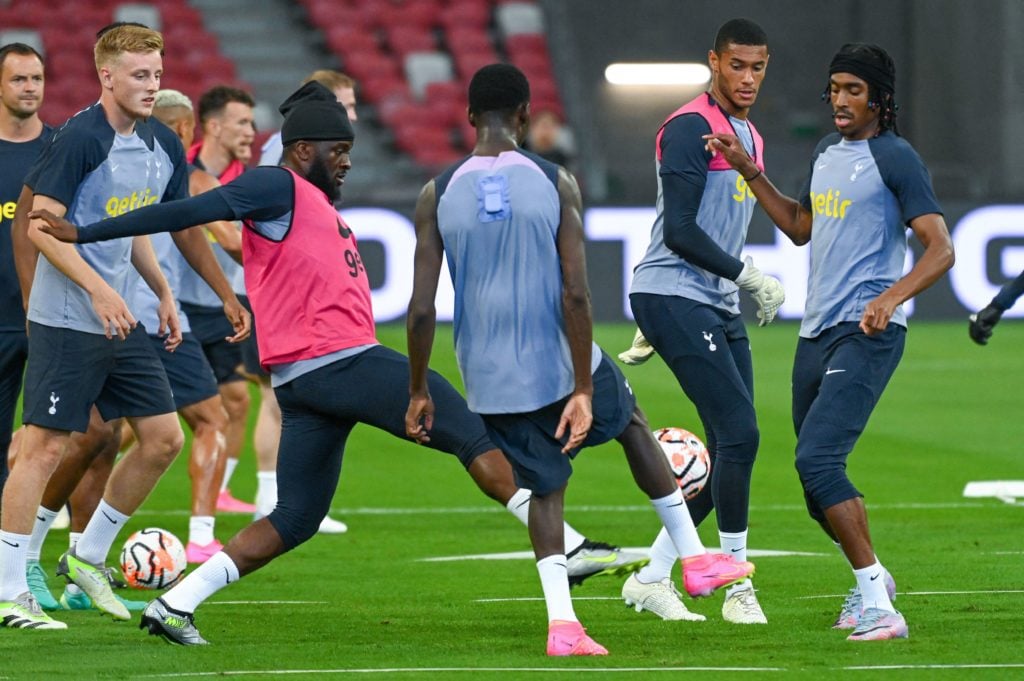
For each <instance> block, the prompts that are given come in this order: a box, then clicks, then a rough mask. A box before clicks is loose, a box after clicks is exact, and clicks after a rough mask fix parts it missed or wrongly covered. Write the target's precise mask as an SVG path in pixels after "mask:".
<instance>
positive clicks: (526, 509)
mask: <svg viewBox="0 0 1024 681" xmlns="http://www.w3.org/2000/svg"><path fill="white" fill-rule="evenodd" d="M530 496H531V495H530V490H528V489H517V490H516V493H515V494H513V495H512V498H511V499H509V500H508V503H507V504H505V508H507V509H508V512H509V513H511V514H512V515H514V516H515V517H516V518H518V519H519V522H521V523H522V524H523V525H526V526H527V527H529V525H530ZM562 529H563V531H564V533H565V553H566V555H569V554H570V553H572V552H573V551H575V550H576V549H578V548H579V547H580V546H582V545H583V542H585V541H586V540H587V538H586V537H584V536H583V535H582V534H580V533H579V532H577V531H576V528H575V527H573V526H572V525H570V524H569V523H562Z"/></svg>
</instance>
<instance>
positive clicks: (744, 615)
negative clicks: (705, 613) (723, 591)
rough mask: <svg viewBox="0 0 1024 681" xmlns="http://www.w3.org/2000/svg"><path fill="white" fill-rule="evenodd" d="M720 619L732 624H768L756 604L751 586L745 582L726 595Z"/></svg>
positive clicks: (755, 597) (755, 596) (759, 606)
mask: <svg viewBox="0 0 1024 681" xmlns="http://www.w3.org/2000/svg"><path fill="white" fill-rule="evenodd" d="M722 619H724V620H725V621H726V622H732V623H733V624H768V618H767V617H765V616H764V611H763V610H761V604H760V603H758V602H757V595H756V594H755V593H754V585H753V584H750V583H749V582H747V584H746V585H745V586H743V587H742V588H737V589H734V590H733V592H732V593H730V594H727V595H726V597H725V602H724V603H722Z"/></svg>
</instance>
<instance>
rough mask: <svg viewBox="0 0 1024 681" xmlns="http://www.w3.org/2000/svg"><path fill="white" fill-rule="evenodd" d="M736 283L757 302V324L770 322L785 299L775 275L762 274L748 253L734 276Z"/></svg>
mask: <svg viewBox="0 0 1024 681" xmlns="http://www.w3.org/2000/svg"><path fill="white" fill-rule="evenodd" d="M736 285H737V286H739V287H740V288H741V289H743V290H744V291H746V292H747V293H749V294H750V296H751V297H752V298H753V299H754V302H755V303H757V319H758V322H757V325H758V326H767V325H769V324H771V323H772V321H773V320H774V319H775V315H776V314H777V313H778V311H779V308H780V307H782V303H784V302H785V301H786V291H785V289H783V288H782V283H781V282H780V281H779V280H778V279H776V278H775V277H772V276H769V275H767V274H762V273H761V270H759V269H757V268H756V267H754V260H753V259H752V258H751V257H750V256H749V255H748V256H747V257H746V258H745V259H744V260H743V270H742V271H741V272H740V276H738V277H736Z"/></svg>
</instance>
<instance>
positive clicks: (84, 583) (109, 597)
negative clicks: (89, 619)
mask: <svg viewBox="0 0 1024 681" xmlns="http://www.w3.org/2000/svg"><path fill="white" fill-rule="evenodd" d="M57 574H58V575H63V576H64V578H65V579H67V580H68V581H69V582H74V583H75V584H77V585H78V587H79V588H80V589H81V590H82V591H84V592H85V593H87V594H88V595H89V598H91V599H92V602H93V603H94V604H95V605H96V608H97V609H99V610H100V611H101V612H105V613H107V614H108V615H110V616H111V617H114V618H115V619H119V620H127V619H131V615H130V614H129V613H128V608H126V607H125V605H124V603H122V602H121V601H119V600H118V599H117V596H115V595H114V592H113V591H111V590H110V580H109V579H108V578H107V573H106V568H104V567H103V566H102V565H93V564H92V563H87V562H85V561H84V560H81V559H80V558H78V557H77V556H76V555H75V550H74V549H71V550H70V551H68V552H67V553H65V554H64V555H63V556H61V557H60V562H59V563H58V564H57Z"/></svg>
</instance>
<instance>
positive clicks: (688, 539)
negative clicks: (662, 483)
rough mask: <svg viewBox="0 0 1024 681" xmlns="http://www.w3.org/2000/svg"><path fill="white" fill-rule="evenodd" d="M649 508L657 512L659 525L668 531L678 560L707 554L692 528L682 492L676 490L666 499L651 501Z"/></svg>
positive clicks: (691, 520)
mask: <svg viewBox="0 0 1024 681" xmlns="http://www.w3.org/2000/svg"><path fill="white" fill-rule="evenodd" d="M651 506H653V507H654V510H655V511H657V512H658V517H659V518H661V524H662V525H664V526H665V529H666V530H668V536H669V537H671V538H672V544H673V545H674V546H675V547H676V551H677V552H678V554H679V557H680V558H689V557H690V556H701V555H704V554H705V553H707V550H706V549H705V548H704V544H703V543H701V541H700V537H699V536H698V535H697V528H696V527H694V526H693V518H691V517H690V511H689V509H687V508H686V502H685V501H683V492H682V490H680V489H679V488H676V489H675V490H673V491H672V493H671V494H669V495H668V496H667V497H662V498H660V499H651Z"/></svg>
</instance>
